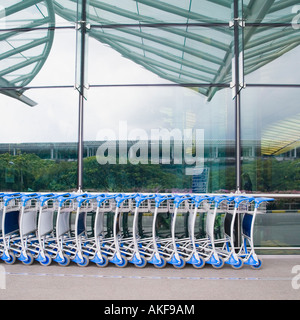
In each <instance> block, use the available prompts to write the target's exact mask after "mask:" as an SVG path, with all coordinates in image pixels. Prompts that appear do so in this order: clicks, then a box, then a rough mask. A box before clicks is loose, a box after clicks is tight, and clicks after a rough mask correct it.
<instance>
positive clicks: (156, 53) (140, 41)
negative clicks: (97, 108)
mask: <svg viewBox="0 0 300 320" xmlns="http://www.w3.org/2000/svg"><path fill="white" fill-rule="evenodd" d="M89 34H90V38H91V39H95V40H97V41H99V42H102V43H106V44H108V45H109V46H110V48H112V49H113V50H114V51H117V52H119V53H120V54H121V55H122V56H123V57H125V58H128V59H130V60H132V61H133V62H135V63H136V64H137V65H140V66H142V67H143V69H144V68H145V69H147V70H149V71H150V72H151V73H153V74H156V75H158V76H159V77H160V78H161V79H165V81H161V80H159V78H156V77H154V76H150V74H147V73H145V77H143V76H141V74H142V73H141V72H140V70H139V68H138V67H137V66H134V64H132V63H129V62H128V61H126V60H125V59H123V60H121V57H120V55H119V54H117V53H115V52H110V51H109V49H107V48H104V47H103V45H102V44H96V42H95V41H92V40H91V41H90V48H89V52H90V56H89V60H90V61H93V63H90V64H89V83H90V84H92V85H93V84H103V83H104V84H120V83H123V84H129V83H149V81H150V83H151V81H152V83H153V82H154V83H157V82H159V83H161V82H164V83H166V81H168V80H169V81H171V82H175V83H195V84H197V83H228V84H229V83H230V81H231V60H232V50H231V47H232V42H233V41H232V39H233V30H231V29H229V27H228V28H225V27H220V28H214V29H209V28H195V27H188V28H179V27H176V28H175V27H168V28H159V29H156V28H148V27H147V28H146V27H143V28H119V29H105V30H104V29H99V28H93V27H92V29H91V31H90V33H89ZM102 55H103V58H102ZM122 66H123V67H122ZM129 69H130V70H131V69H132V70H131V71H129ZM133 70H136V71H133ZM123 72H124V73H125V75H124V74H123ZM148 79H149V80H148Z"/></svg>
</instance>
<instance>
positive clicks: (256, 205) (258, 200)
mask: <svg viewBox="0 0 300 320" xmlns="http://www.w3.org/2000/svg"><path fill="white" fill-rule="evenodd" d="M268 201H274V199H273V198H255V199H254V203H255V208H258V207H259V205H260V204H261V203H263V202H268Z"/></svg>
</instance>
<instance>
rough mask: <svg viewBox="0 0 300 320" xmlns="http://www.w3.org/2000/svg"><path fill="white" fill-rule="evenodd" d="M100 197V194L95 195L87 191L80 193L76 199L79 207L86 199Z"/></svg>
mask: <svg viewBox="0 0 300 320" xmlns="http://www.w3.org/2000/svg"><path fill="white" fill-rule="evenodd" d="M97 197H98V195H93V194H88V193H85V194H82V195H80V196H79V197H78V198H77V199H76V200H77V202H78V208H80V207H81V205H82V203H83V202H84V201H88V202H89V201H90V200H92V199H96V198H97Z"/></svg>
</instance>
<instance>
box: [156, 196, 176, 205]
mask: <svg viewBox="0 0 300 320" xmlns="http://www.w3.org/2000/svg"><path fill="white" fill-rule="evenodd" d="M172 199H175V196H174V195H172V194H167V195H161V194H157V195H156V196H155V207H156V208H158V207H159V206H160V204H161V203H162V202H163V201H165V200H172Z"/></svg>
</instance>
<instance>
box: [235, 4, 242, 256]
mask: <svg viewBox="0 0 300 320" xmlns="http://www.w3.org/2000/svg"><path fill="white" fill-rule="evenodd" d="M239 1H240V0H234V61H235V62H234V63H235V164H236V193H239V192H240V189H241V94H240V70H239V66H240V65H239V57H240V50H239V18H240V17H239ZM234 242H235V243H234V245H235V248H236V250H239V248H240V246H241V217H240V214H237V215H236V221H235V239H234Z"/></svg>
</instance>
